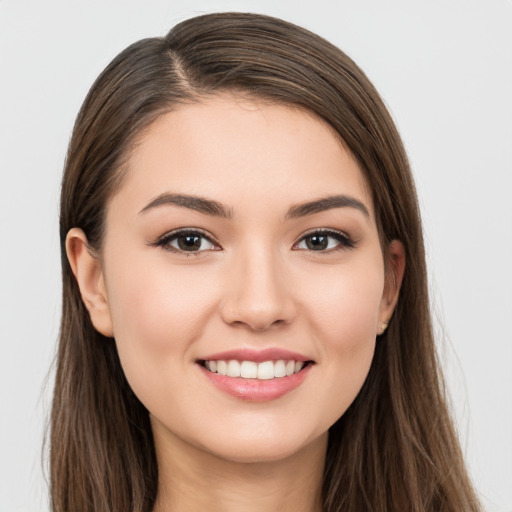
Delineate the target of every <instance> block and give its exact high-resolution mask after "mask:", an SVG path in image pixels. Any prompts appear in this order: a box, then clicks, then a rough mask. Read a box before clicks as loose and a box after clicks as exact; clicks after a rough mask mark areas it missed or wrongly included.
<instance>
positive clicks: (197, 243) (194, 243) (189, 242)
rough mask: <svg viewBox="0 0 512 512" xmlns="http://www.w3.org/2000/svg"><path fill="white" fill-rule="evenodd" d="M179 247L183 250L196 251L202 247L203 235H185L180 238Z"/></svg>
mask: <svg viewBox="0 0 512 512" xmlns="http://www.w3.org/2000/svg"><path fill="white" fill-rule="evenodd" d="M178 245H179V248H180V249H182V250H183V251H194V250H198V249H199V248H200V247H201V237H200V236H197V235H184V236H180V237H179V238H178Z"/></svg>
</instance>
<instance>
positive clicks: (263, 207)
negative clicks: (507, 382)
mask: <svg viewBox="0 0 512 512" xmlns="http://www.w3.org/2000/svg"><path fill="white" fill-rule="evenodd" d="M101 272H102V275H101V280H100V281H102V282H104V287H105V288H104V293H105V305H106V306H105V307H106V313H105V312H104V313H105V314H106V315H107V317H108V319H107V320H105V318H104V317H103V320H101V321H99V320H97V319H95V315H96V316H97V315H98V314H99V313H95V312H94V310H91V317H92V320H93V322H95V325H99V324H101V328H100V330H103V331H105V330H106V331H110V330H111V332H112V333H113V335H114V337H115V343H116V345H117V348H118V351H119V356H120V360H121V363H122V366H123V369H124V372H125V374H126V377H127V379H128V382H129V383H130V385H131V387H132V388H133V391H134V392H135V394H136V395H137V396H138V398H139V399H140V400H141V402H142V403H143V404H144V405H145V406H146V408H147V409H148V410H149V412H150V414H151V420H152V425H153V429H154V435H155V438H156V440H157V442H158V440H159V439H160V440H162V439H165V442H167V443H171V444H172V443H186V444H187V445H189V446H190V445H191V446H193V447H195V448H196V449H199V450H204V451H206V452H209V453H210V454H213V455H216V456H218V457H221V458H224V459H227V460H236V461H269V460H276V459H279V458H281V457H286V456H289V455H291V454H293V453H295V452H296V451H298V450H300V449H301V448H304V447H306V446H307V445H309V444H310V443H312V442H314V441H318V440H319V439H325V436H326V432H327V430H328V429H329V427H330V426H331V425H332V424H333V423H334V422H335V421H336V420H337V419H338V418H339V417H340V416H341V415H342V414H343V413H344V412H345V411H346V409H347V408H348V406H349V405H350V404H351V403H352V401H353V400H354V398H355V397H356V395H357V393H358V391H359V390H360V388H361V386H362V384H363V382H364V380H365V378H366V376H367V373H368V370H369V367H370V363H371V361H372V357H373V353H374V347H375V342H376V334H377V333H378V332H379V330H380V328H381V324H382V322H384V321H387V320H388V318H389V316H391V313H392V308H393V305H394V299H395V298H396V297H395V296H394V293H393V292H389V290H387V287H386V286H385V282H386V280H385V270H384V261H383V255H382V249H381V247H380V245H379V238H378V233H377V229H376V224H375V218H374V210H373V205H372V201H371V199H370V195H369V193H368V190H367V187H366V185H365V181H364V179H363V175H362V173H361V171H360V169H359V167H358V165H357V163H356V161H355V160H354V159H353V157H352V156H351V154H350V153H349V152H347V150H346V149H345V148H344V147H343V145H342V144H341V143H340V140H339V139H338V138H337V137H336V136H335V135H334V134H333V132H332V130H331V129H330V128H329V127H328V125H327V124H325V123H324V122H323V121H321V120H319V119H318V118H316V117H314V116H313V115H312V114H309V113H307V112H305V111H303V110H300V109H297V108H292V107H288V106H278V105H269V104H268V103H264V102H257V101H250V100H247V99H242V98H240V97H236V96H231V95H223V96H217V97H214V98H209V99H204V100H202V101H201V102H198V103H195V104H191V105H184V106H181V107H179V108H178V109H177V110H175V111H174V112H172V113H169V114H166V115H163V116H162V117H160V118H159V119H158V120H157V121H156V122H155V123H154V124H153V125H151V126H150V127H149V129H148V130H147V131H146V132H145V134H144V136H143V137H142V139H141V141H140V143H139V144H138V145H137V146H136V148H135V151H134V153H133V155H132V156H131V158H130V161H129V164H128V169H127V172H126V176H125V179H124V181H123V184H122V186H121V187H120V189H119V190H118V192H117V193H116V194H115V195H114V196H113V197H112V199H111V201H110V202H109V204H108V209H107V218H106V233H105V239H104V246H103V249H102V266H101ZM102 322H103V323H102ZM105 322H106V324H108V325H109V327H107V328H105V325H106V324H105ZM301 367H302V368H301ZM212 370H213V371H212ZM240 372H242V375H240ZM223 373H227V374H226V375H223ZM283 374H284V375H285V376H283Z"/></svg>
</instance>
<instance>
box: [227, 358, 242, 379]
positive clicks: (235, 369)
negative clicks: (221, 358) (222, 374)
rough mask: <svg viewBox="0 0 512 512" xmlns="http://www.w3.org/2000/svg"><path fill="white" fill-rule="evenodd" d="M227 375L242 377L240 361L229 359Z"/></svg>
mask: <svg viewBox="0 0 512 512" xmlns="http://www.w3.org/2000/svg"><path fill="white" fill-rule="evenodd" d="M226 375H227V376H228V377H240V363H239V362H238V361H229V363H228V369H227V372H226Z"/></svg>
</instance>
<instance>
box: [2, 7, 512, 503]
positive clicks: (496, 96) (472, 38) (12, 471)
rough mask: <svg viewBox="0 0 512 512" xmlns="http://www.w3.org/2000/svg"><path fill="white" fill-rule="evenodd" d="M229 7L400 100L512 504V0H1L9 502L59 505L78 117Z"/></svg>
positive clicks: (499, 487)
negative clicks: (195, 22) (276, 22)
mask: <svg viewBox="0 0 512 512" xmlns="http://www.w3.org/2000/svg"><path fill="white" fill-rule="evenodd" d="M218 10H238V11H253V12H262V13H268V14H272V15H276V16H279V17H283V18H285V19H287V20H289V21H292V22H295V23H297V24H300V25H303V26H305V27H307V28H309V29H311V30H313V31H314V32H317V33H319V34H320V35H322V36H324V37H326V38H327V39H329V40H331V41H332V42H334V43H335V44H337V45H338V46H339V47H340V48H342V49H343V50H344V51H346V52H347V53H348V54H349V55H351V56H352V57H353V58H354V59H355V61H356V62H357V63H358V64H359V65H360V66H361V67H362V68H363V69H364V70H365V71H366V72H367V74H368V75H369V76H370V78H371V79H372V80H373V81H374V83H375V85H376V86H377V88H378V89H379V90H380V92H381V93H382V95H383V97H384V99H385V101H386V102H387V104H388V105H389V106H390V109H391V112H392V114H393V116H394V118H395V120H396V122H397V124H398V127H399V129H400V131H401V133H402V136H403V138H404V141H405V144H406V146H407V149H408V151H409V155H410V158H411V162H412V166H413V169H414V173H415V175H416V179H417V184H418V189H419V194H420V197H421V205H422V209H423V216H424V222H425V230H426V242H427V249H428V258H429V267H430V271H431V289H432V302H433V305H434V310H435V312H436V323H437V326H438V331H439V338H440V352H441V354H442V356H443V361H444V365H445V369H446V373H447V380H448V388H449V391H450V393H451V396H452V401H453V411H454V416H455V418H456V421H457V425H458V428H459V431H460V434H461V439H462V445H463V448H464V451H465V454H466V458H467V462H468V465H469V468H470V470H471V473H472V475H473V478H474V481H475V483H476V486H477V488H478V490H479V492H480V494H481V496H482V499H483V501H484V503H485V504H486V507H487V510H488V511H489V512H510V511H512V370H511V368H512V334H511V332H512V322H511V318H512V293H511V290H512V266H511V263H512V258H511V253H512V206H511V205H512V201H511V198H510V196H511V191H512V178H511V175H512V173H511V171H512V99H511V95H512V57H511V55H512V2H511V1H510V0H478V1H477V0H434V1H433V0H428V1H427V0H423V1H415V0H384V1H379V0H373V1H370V0H341V1H338V2H328V1H325V0H324V1H321V0H315V1H311V0H307V1H303V0H294V1H276V0H272V1H255V0H254V1H249V0H246V1H227V0H226V1H199V0H197V1H188V2H184V1H174V2H173V1H172V0H167V1H157V0H150V1H148V0H146V1H143V0H140V1H128V0H123V1H112V0H110V1H105V0H102V1H99V0H96V1H93V0H88V1H78V0H77V1H70V0H67V1H60V2H56V1H44V0H43V1H41V0H39V1H35V0H34V1H22V0H0V343H1V344H0V512H20V511H24V512H25V511H47V510H49V508H48V505H47V491H46V484H45V480H44V476H43V472H42V469H41V455H40V453H41V444H42V438H43V432H44V425H45V421H46V418H47V415H48V411H49V404H50V396H51V380H52V378H51V377H50V380H49V382H50V384H48V385H47V387H46V388H43V385H44V381H45V376H46V375H47V372H48V369H49V367H50V364H51V360H52V356H53V353H54V343H55V340H56V338H57V334H58V325H59V315H60V297H59V295H60V275H59V272H60V270H59V265H60V263H59V249H58V227H57V204H58V195H59V181H60V175H61V171H62V164H63V160H64V155H65V151H66V146H67V142H68V138H69V134H70V132H71V128H72V124H73V120H74V117H75V115H76V113H77V111H78V108H79V106H80V104H81V102H82V100H83V98H84V97H85V94H86V92H87V90H88V88H89V86H90V85H91V83H92V81H93V80H94V78H95V77H96V76H97V75H98V74H99V72H100V71H101V70H102V69H103V67H104V66H105V65H106V64H107V63H108V62H109V61H110V60H111V59H112V58H113V57H114V55H115V54H117V53H118V52H119V51H120V50H121V49H123V48H124V47H125V46H127V45H128V44H129V43H131V42H133V41H135V40H137V39H140V38H142V37H147V36H153V35H163V34H165V33H166V32H167V30H168V29H169V28H170V27H171V26H172V25H174V24H175V23H176V22H178V21H181V20H183V19H185V18H187V17H190V16H192V15H196V14H201V13H205V12H211V11H218ZM42 389H43V390H42ZM70 512H71V511H70Z"/></svg>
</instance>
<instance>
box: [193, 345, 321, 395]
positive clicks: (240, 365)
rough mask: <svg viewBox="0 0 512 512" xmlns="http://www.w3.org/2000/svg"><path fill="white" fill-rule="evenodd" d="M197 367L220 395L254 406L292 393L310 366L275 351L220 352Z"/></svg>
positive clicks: (301, 358) (299, 358) (302, 359)
mask: <svg viewBox="0 0 512 512" xmlns="http://www.w3.org/2000/svg"><path fill="white" fill-rule="evenodd" d="M198 363H199V365H200V368H201V370H202V371H203V373H204V374H205V376H206V377H207V378H208V379H209V381H210V382H211V383H212V384H213V385H214V386H216V387H217V388H218V389H220V390H221V391H224V392H226V393H228V394H230V395H232V396H234V397H236V398H241V399H243V400H249V401H258V402H260V401H267V400H274V399H276V398H279V397H281V396H283V395H285V394H287V393H288V392H290V391H292V390H294V389H296V388H297V387H298V386H299V385H300V384H301V383H302V382H303V381H304V379H305V378H306V376H307V374H308V373H309V370H310V369H311V367H312V365H313V361H311V360H308V359H307V358H306V357H304V356H302V355H300V354H295V353H293V352H289V351H284V350H278V349H267V350H263V351H257V352H256V351H252V350H237V351H231V352H224V353H222V354H216V355H212V356H208V357H207V358H205V359H203V360H201V361H198Z"/></svg>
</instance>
